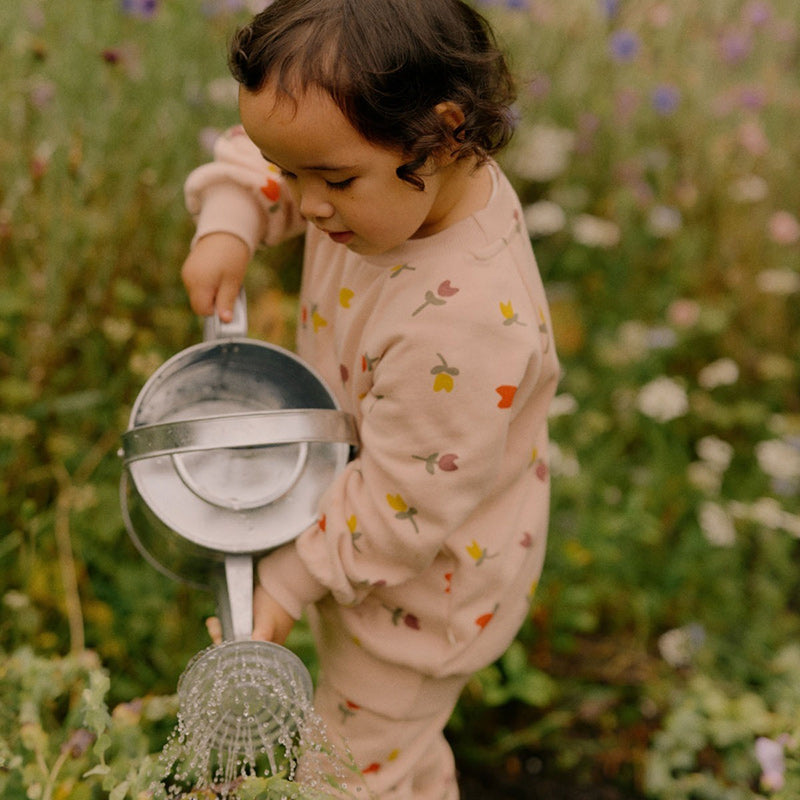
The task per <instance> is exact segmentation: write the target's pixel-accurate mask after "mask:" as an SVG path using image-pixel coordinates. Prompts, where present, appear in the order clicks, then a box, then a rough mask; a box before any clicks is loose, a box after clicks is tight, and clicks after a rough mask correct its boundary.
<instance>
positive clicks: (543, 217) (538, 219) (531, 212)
mask: <svg viewBox="0 0 800 800" xmlns="http://www.w3.org/2000/svg"><path fill="white" fill-rule="evenodd" d="M524 213H525V227H526V228H527V229H528V233H529V234H530V235H531V236H550V235H551V234H554V233H558V231H560V230H563V229H564V226H565V225H566V224H567V215H566V214H565V213H564V209H563V208H561V206H560V205H558V203H553V202H552V201H550V200H539V201H538V202H536V203H531V204H530V205H529V206H526V207H525V209H524Z"/></svg>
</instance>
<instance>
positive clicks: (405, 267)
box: [389, 264, 416, 278]
mask: <svg viewBox="0 0 800 800" xmlns="http://www.w3.org/2000/svg"><path fill="white" fill-rule="evenodd" d="M406 270H408V271H409V272H414V271H415V270H416V267H412V266H410V265H408V264H398V265H397V266H395V267H392V268H391V269H390V270H389V277H390V278H396V277H397V276H398V275H399V274H400V273H401V272H405V271H406Z"/></svg>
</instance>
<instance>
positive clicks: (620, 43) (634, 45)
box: [609, 31, 639, 61]
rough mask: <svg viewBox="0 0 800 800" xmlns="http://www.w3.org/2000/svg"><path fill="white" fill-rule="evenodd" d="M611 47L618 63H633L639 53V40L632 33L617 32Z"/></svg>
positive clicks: (612, 38)
mask: <svg viewBox="0 0 800 800" xmlns="http://www.w3.org/2000/svg"><path fill="white" fill-rule="evenodd" d="M609 46H610V48H611V55H612V56H614V58H615V59H616V60H617V61H633V59H635V58H636V56H637V55H638V53H639V39H638V38H637V36H636V34H635V33H632V32H631V31H616V33H614V35H613V36H612V37H611V42H610V45H609Z"/></svg>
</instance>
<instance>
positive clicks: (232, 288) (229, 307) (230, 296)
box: [215, 280, 240, 322]
mask: <svg viewBox="0 0 800 800" xmlns="http://www.w3.org/2000/svg"><path fill="white" fill-rule="evenodd" d="M239 288H240V285H239V282H238V281H235V280H223V281H222V283H221V284H220V285H219V289H218V290H217V298H216V304H215V307H216V311H217V314H219V318H220V319H221V320H222V321H223V322H230V321H231V320H232V319H233V306H234V304H235V303H236V298H237V297H238V296H239Z"/></svg>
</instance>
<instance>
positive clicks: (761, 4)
mask: <svg viewBox="0 0 800 800" xmlns="http://www.w3.org/2000/svg"><path fill="white" fill-rule="evenodd" d="M742 16H743V17H744V19H745V20H746V21H747V22H749V23H750V24H751V25H753V26H754V27H756V28H758V27H760V26H761V25H766V23H767V22H769V21H770V20H771V19H772V6H771V5H770V4H769V3H768V2H766V0H750V2H749V3H747V4H746V5H745V7H744V9H743V11H742Z"/></svg>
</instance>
